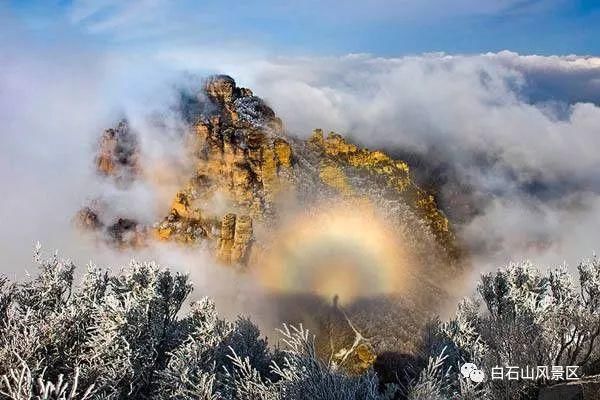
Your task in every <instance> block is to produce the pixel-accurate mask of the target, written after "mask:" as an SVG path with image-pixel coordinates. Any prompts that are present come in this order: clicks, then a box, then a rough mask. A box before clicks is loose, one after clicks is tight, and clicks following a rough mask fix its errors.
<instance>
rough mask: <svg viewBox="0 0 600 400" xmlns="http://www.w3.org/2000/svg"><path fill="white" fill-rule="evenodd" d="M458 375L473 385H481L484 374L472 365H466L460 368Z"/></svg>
mask: <svg viewBox="0 0 600 400" xmlns="http://www.w3.org/2000/svg"><path fill="white" fill-rule="evenodd" d="M460 373H461V374H462V376H464V377H465V378H466V379H470V380H471V382H473V383H481V382H483V381H484V380H485V373H484V372H483V371H482V370H480V369H479V368H477V365H475V364H473V363H466V364H463V366H462V367H460Z"/></svg>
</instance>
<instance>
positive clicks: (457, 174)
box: [0, 10, 600, 272]
mask: <svg viewBox="0 0 600 400" xmlns="http://www.w3.org/2000/svg"><path fill="white" fill-rule="evenodd" d="M84 11H85V10H84ZM89 12H91V13H93V10H92V11H89ZM89 15H91V14H86V12H83V11H82V12H81V15H80V16H79V17H78V18H80V19H86V18H89ZM74 18H75V17H74ZM5 22H6V21H5ZM4 29H5V30H6V32H8V29H7V28H6V25H5V28H4ZM12 33H13V34H12V35H8V36H6V37H7V38H8V39H11V40H7V41H4V42H3V43H2V44H0V57H2V58H1V59H0V61H1V62H0V125H1V126H2V133H1V135H0V167H1V170H0V185H1V186H0V187H2V188H3V196H2V203H1V206H0V220H1V223H2V229H1V230H0V254H2V255H3V257H2V258H3V259H2V264H3V265H2V266H1V267H0V269H1V270H3V271H11V272H17V271H16V270H17V269H19V270H20V269H21V268H22V265H24V264H26V263H27V261H28V260H29V259H30V254H31V250H32V243H33V242H34V241H35V240H40V241H42V243H43V244H44V245H45V247H47V248H48V247H49V248H59V249H61V252H62V253H64V254H67V255H73V256H74V257H75V258H76V259H78V260H79V261H83V262H85V261H87V259H88V258H94V259H96V260H99V257H98V253H93V252H91V253H88V251H90V248H89V247H82V244H81V242H80V240H78V237H77V235H76V234H75V233H73V232H71V231H69V229H70V219H71V217H72V215H73V213H74V212H75V211H76V210H77V209H78V208H79V207H80V206H81V205H82V204H83V203H84V201H86V198H87V197H88V195H89V194H90V193H93V192H94V190H99V187H98V186H97V183H96V182H95V181H94V180H93V179H92V178H91V173H90V172H91V162H92V159H93V155H92V150H93V145H94V142H95V140H96V139H97V137H98V135H99V133H100V132H101V130H102V128H103V127H106V126H110V125H111V124H112V123H113V122H114V119H115V118H116V116H117V115H118V114H119V113H118V112H116V110H118V111H119V112H122V111H124V112H125V113H127V114H128V116H129V117H130V118H131V119H132V122H133V123H134V128H138V129H141V130H142V131H144V130H145V125H144V112H145V110H146V109H148V110H154V109H156V108H157V107H158V108H160V107H161V103H162V104H163V105H164V104H167V103H169V99H170V94H169V93H170V92H169V91H168V87H169V84H170V83H171V82H172V80H173V79H174V76H176V74H177V73H178V72H180V71H182V70H185V71H192V72H198V71H201V73H205V72H206V71H214V72H224V73H228V74H231V75H232V76H234V77H235V78H236V79H237V80H238V82H239V83H240V84H241V85H244V86H248V87H250V88H252V89H253V90H254V92H255V93H256V94H257V95H259V96H261V97H264V98H265V99H266V100H267V101H268V102H270V104H271V105H272V106H273V108H274V109H275V110H276V112H278V114H280V116H281V117H282V118H283V120H284V122H285V124H286V127H287V129H288V130H289V131H290V132H291V133H294V134H298V135H308V134H309V133H310V132H311V130H312V129H313V128H315V127H322V128H324V129H328V130H336V131H339V132H340V133H343V134H347V135H350V136H352V137H354V138H355V139H356V140H358V141H361V142H362V143H364V144H365V145H367V146H369V147H385V148H386V149H388V150H389V151H392V152H398V153H400V152H407V151H408V152H415V153H419V154H422V155H424V157H425V159H427V160H428V161H429V162H430V163H431V164H433V165H432V166H431V168H433V169H435V170H436V171H437V172H436V174H437V175H440V179H441V178H444V179H442V181H443V182H445V181H448V180H449V181H450V183H452V182H454V181H455V180H457V179H458V180H459V181H461V182H462V183H464V185H465V186H468V187H469V188H470V192H471V193H470V196H472V197H473V198H475V199H477V201H475V204H476V206H477V211H478V213H477V214H476V215H475V216H471V217H472V218H470V219H469V220H468V223H466V224H465V225H464V226H462V227H461V235H462V237H463V238H464V239H465V240H466V241H467V243H468V244H469V245H470V246H471V248H472V249H473V251H474V252H475V254H476V260H475V261H476V263H477V264H476V265H477V266H478V267H480V268H486V267H488V266H489V265H492V264H496V265H497V263H503V262H505V261H507V259H508V258H515V259H516V258H521V257H523V256H527V257H531V258H533V259H535V260H537V261H540V262H547V263H561V262H562V261H563V260H567V261H568V262H570V263H574V262H576V261H577V259H578V258H580V257H583V256H587V255H590V254H591V253H592V251H594V250H595V249H597V246H598V235H597V233H596V232H597V227H598V223H599V222H600V196H599V194H600V178H599V175H598V173H597V171H598V170H599V167H600V156H598V152H597V149H598V148H600V131H599V129H600V108H599V107H598V104H600V59H598V58H590V57H587V58H586V57H578V56H568V57H538V56H520V55H517V54H514V53H509V52H502V53H498V54H485V55H474V56H448V55H444V54H429V55H422V56H411V57H402V58H377V57H372V56H368V55H349V56H345V57H332V58H278V57H271V56H264V55H258V54H257V53H251V54H248V53H245V54H244V53H240V52H228V51H226V50H225V49H224V50H221V51H220V52H219V51H217V50H215V49H213V48H211V49H206V48H202V49H198V48H183V47H180V48H177V49H175V50H173V49H170V50H165V49H163V50H162V51H160V52H159V53H145V54H141V55H140V54H135V53H131V52H130V53H127V54H123V53H118V52H105V51H98V50H94V49H93V48H90V49H87V48H84V47H77V46H74V45H72V44H69V43H65V44H63V45H57V46H56V48H47V47H39V46H34V45H32V43H29V42H27V41H26V40H24V39H21V38H20V35H19V32H12ZM15 38H19V40H17V39H15ZM12 39H14V40H12ZM141 133H142V134H143V135H146V136H145V137H144V138H142V140H143V142H145V143H152V144H155V145H153V146H150V147H149V148H151V149H152V154H153V156H160V155H161V154H163V153H161V152H160V151H159V150H157V147H160V146H161V145H167V152H166V155H167V156H169V157H173V155H175V154H177V146H176V143H175V146H174V147H175V148H174V149H173V148H169V147H168V146H169V145H168V143H173V140H174V139H173V136H168V135H167V136H160V135H163V134H164V132H162V133H157V132H147V131H144V132H141ZM157 135H159V136H158V137H157ZM417 169H418V167H417ZM446 175H448V176H449V178H448V176H446ZM137 190H139V192H142V193H145V192H144V190H145V189H144V188H137ZM453 191H456V189H455V186H453V185H452V184H447V185H444V186H443V194H444V195H447V196H448V198H452V195H453ZM131 195H132V196H133V198H136V194H135V193H132V194H131ZM138 197H139V196H138ZM130 206H131V207H132V208H137V209H139V208H140V207H141V205H139V204H136V203H134V202H132V203H131V204H130ZM148 206H149V207H156V199H152V200H151V201H150V202H149V204H148ZM57 232H58V233H60V234H57ZM182 259H183V258H182ZM161 261H162V260H161Z"/></svg>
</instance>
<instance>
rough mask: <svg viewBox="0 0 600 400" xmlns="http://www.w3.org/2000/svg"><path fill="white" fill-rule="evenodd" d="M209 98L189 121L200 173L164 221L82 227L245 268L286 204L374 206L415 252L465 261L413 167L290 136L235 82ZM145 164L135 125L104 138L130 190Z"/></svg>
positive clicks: (219, 83) (337, 141)
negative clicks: (201, 246) (197, 251)
mask: <svg viewBox="0 0 600 400" xmlns="http://www.w3.org/2000/svg"><path fill="white" fill-rule="evenodd" d="M202 95H203V100H200V101H201V102H203V103H202V107H196V108H193V107H192V108H191V111H189V112H188V116H187V117H188V120H189V123H190V125H191V132H192V133H191V134H190V137H189V138H187V142H188V145H189V148H191V149H192V151H191V155H192V156H191V158H192V162H193V163H194V172H193V174H192V176H191V177H189V180H188V183H187V184H186V185H184V186H183V187H182V188H181V189H180V190H179V191H178V192H177V193H175V194H174V196H173V201H172V204H171V207H170V209H169V210H168V211H167V212H166V213H165V214H166V215H165V216H164V218H162V219H161V220H159V221H157V222H156V223H155V224H154V225H153V226H142V225H141V224H138V223H137V222H136V221H135V220H133V219H130V218H128V217H127V216H121V217H120V218H119V219H118V220H115V221H102V216H101V215H100V214H101V213H100V212H99V211H98V210H96V209H95V208H94V207H93V206H90V207H86V208H84V209H82V210H81V211H80V213H79V214H78V218H77V220H78V222H79V224H80V226H83V227H86V228H88V229H91V230H102V229H103V230H104V231H105V233H107V237H108V238H109V240H110V241H112V242H114V243H116V244H118V245H120V246H121V245H140V244H143V243H145V242H146V241H147V240H149V239H150V238H151V237H154V238H156V239H158V240H163V241H175V242H180V243H183V244H187V245H193V244H198V243H208V245H209V247H210V248H211V249H212V251H213V252H214V255H215V258H216V259H217V260H219V261H220V262H222V263H224V264H237V265H246V264H247V263H248V262H249V260H250V259H251V255H252V254H253V253H256V252H257V251H261V249H262V248H263V247H264V243H261V238H259V237H258V236H257V235H256V232H255V230H256V228H257V227H260V230H261V231H269V230H271V231H272V230H276V229H277V226H278V224H279V222H280V220H281V218H280V217H281V215H282V214H285V213H287V212H288V210H287V208H289V207H288V206H286V204H289V203H292V204H294V207H296V208H298V206H299V207H300V208H304V209H313V208H314V207H317V205H318V207H323V206H322V204H325V207H334V206H335V205H336V204H345V205H349V206H350V207H357V212H360V211H359V207H361V206H362V205H365V204H368V205H370V206H372V207H376V208H379V209H381V210H382V211H383V213H384V214H386V217H389V218H391V220H392V222H393V221H397V222H398V224H401V225H405V226H409V231H410V232H411V234H410V235H409V236H410V237H404V238H403V240H406V241H409V242H410V241H412V242H414V243H413V245H414V247H415V248H419V247H423V243H424V242H427V241H429V242H430V243H427V245H426V246H425V247H427V248H426V249H421V250H422V251H424V252H425V253H427V252H432V246H433V247H435V252H436V253H440V254H442V257H443V258H444V259H446V260H448V261H449V263H450V264H454V263H455V262H456V261H457V260H458V259H459V258H460V254H459V251H458V246H457V245H456V241H455V238H454V235H453V233H452V229H451V227H450V225H449V222H448V220H447V219H446V217H445V216H444V214H443V213H442V212H441V211H440V210H439V209H438V208H437V206H436V202H435V199H434V197H433V196H432V195H431V194H429V193H427V192H425V191H423V190H421V189H420V188H419V187H418V186H417V185H415V184H414V182H413V181H412V180H411V174H410V168H409V166H408V165H407V164H406V163H405V162H404V161H402V160H395V159H392V158H391V157H389V156H388V155H387V154H385V153H384V152H382V151H378V150H375V151H372V150H368V149H365V148H361V147H359V146H357V145H355V144H353V143H350V142H349V141H347V140H345V139H344V138H343V137H342V136H341V135H338V134H335V133H329V134H328V135H324V133H323V131H322V130H320V129H316V130H315V131H314V132H313V134H312V136H311V137H310V138H309V139H308V140H301V139H298V138H295V137H292V136H289V135H287V134H286V133H285V132H284V130H283V124H282V122H281V120H280V119H279V118H277V116H276V115H275V113H274V112H273V110H272V109H271V108H270V107H269V106H268V105H266V104H265V102H264V101H263V100H261V99H260V98H258V97H256V96H254V95H253V93H252V92H251V91H250V90H249V89H245V88H239V87H237V86H236V83H235V81H234V80H233V79H232V78H230V77H228V76H215V77H212V78H210V79H208V80H207V81H206V83H205V85H204V87H203V90H202ZM138 158H139V149H138V142H137V140H136V136H135V134H134V133H132V132H130V129H129V128H128V126H127V123H126V122H121V123H119V124H118V125H117V127H115V128H113V129H108V130H106V131H105V132H104V134H103V136H102V138H101V140H100V143H99V151H98V155H97V158H96V166H97V170H98V173H99V174H101V175H104V176H107V177H109V178H111V179H113V180H114V181H115V183H116V184H124V182H125V183H126V182H128V181H130V180H132V179H135V177H136V176H137V175H138V174H139V171H140V166H139V164H140V163H139V160H138ZM216 202H218V203H219V204H220V206H219V207H214V204H215V203H216ZM215 208H216V209H219V210H215ZM223 208H225V210H223ZM263 236H265V235H263ZM267 237H268V235H267ZM430 238H434V240H433V241H431V240H430ZM270 239H272V237H271V238H270ZM432 243H433V244H432ZM416 251H417V252H418V250H416Z"/></svg>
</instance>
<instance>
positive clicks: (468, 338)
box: [439, 257, 600, 399]
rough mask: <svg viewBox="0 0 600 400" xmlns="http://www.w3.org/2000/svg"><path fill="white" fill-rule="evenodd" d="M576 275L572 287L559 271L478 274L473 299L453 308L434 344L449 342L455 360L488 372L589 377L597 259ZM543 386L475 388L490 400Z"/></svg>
mask: <svg viewBox="0 0 600 400" xmlns="http://www.w3.org/2000/svg"><path fill="white" fill-rule="evenodd" d="M578 271H579V279H578V281H577V282H575V281H574V280H573V277H572V276H571V274H569V273H568V272H567V271H566V270H565V268H564V267H561V268H558V269H554V270H550V271H548V272H546V273H542V272H540V270H539V269H537V268H535V267H534V266H533V265H532V264H531V263H529V262H524V263H520V264H510V265H509V266H507V267H506V268H503V269H500V270H498V271H497V272H495V273H488V274H484V275H483V276H482V279H481V282H480V284H479V286H478V293H479V295H480V297H479V298H476V299H468V300H465V301H463V302H462V303H461V304H460V306H459V309H458V312H457V314H456V316H455V317H454V318H453V319H452V320H451V321H450V322H448V323H447V324H445V325H444V327H443V329H442V332H440V335H439V337H440V340H445V341H448V340H449V341H450V342H452V343H453V344H454V345H455V354H456V355H457V356H458V358H459V359H462V362H466V361H470V362H474V363H475V364H477V365H479V366H481V367H483V368H484V369H485V370H486V371H488V373H489V371H490V370H491V368H492V367H494V366H501V367H507V366H519V367H522V368H525V367H526V366H530V367H536V366H538V365H540V366H552V365H562V366H575V365H576V366H579V367H580V369H579V374H580V375H581V374H597V373H599V372H600V338H599V336H600V261H599V260H598V259H597V258H596V257H594V258H592V259H589V260H584V261H583V262H582V263H581V264H580V265H579V266H578ZM457 376H458V374H457ZM457 381H458V378H457V379H455V382H457ZM549 383H551V382H546V381H542V380H538V381H536V380H507V379H504V380H496V381H493V382H492V381H490V380H489V379H488V381H487V383H485V384H481V385H479V389H480V391H481V392H482V394H481V396H484V395H485V396H487V397H490V398H493V399H519V398H524V399H529V398H537V392H538V389H539V386H540V385H546V384H549ZM455 386H456V385H455Z"/></svg>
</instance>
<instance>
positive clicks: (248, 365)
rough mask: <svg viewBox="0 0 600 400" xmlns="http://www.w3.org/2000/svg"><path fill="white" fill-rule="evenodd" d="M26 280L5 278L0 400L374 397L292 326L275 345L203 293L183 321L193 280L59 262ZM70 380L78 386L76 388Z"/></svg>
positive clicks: (0, 285) (363, 381)
mask: <svg viewBox="0 0 600 400" xmlns="http://www.w3.org/2000/svg"><path fill="white" fill-rule="evenodd" d="M39 251H40V250H39V248H38V249H37V250H36V253H35V259H36V261H37V263H38V264H39V267H40V268H39V273H38V274H37V275H36V276H35V277H32V278H29V279H28V280H26V281H25V282H21V283H13V284H10V283H9V282H8V281H7V280H6V279H1V280H0V398H1V399H4V398H7V399H14V400H25V399H57V400H60V399H64V400H66V399H73V400H75V399H79V400H83V399H92V398H93V399H211V400H212V399H220V400H221V399H223V400H234V399H252V400H255V399H256V400H259V399H265V400H270V399H323V400H328V399H340V400H341V399H344V400H346V399H357V400H358V399H373V400H376V399H377V400H378V399H382V398H385V397H383V396H381V395H380V393H379V392H378V382H377V378H376V376H375V375H374V374H373V373H368V374H365V375H363V376H348V375H347V374H345V373H344V372H342V371H340V370H338V369H337V368H336V366H335V364H333V363H331V364H327V363H323V362H322V361H320V360H319V359H318V358H317V356H316V354H315V349H314V341H313V339H312V336H311V335H310V334H309V333H308V332H307V331H306V330H304V329H302V328H299V329H296V328H293V327H285V328H284V330H282V336H283V341H284V343H285V344H284V347H283V348H282V349H272V348H271V347H269V346H268V344H267V341H266V339H264V338H262V337H261V334H260V331H259V330H258V328H257V327H256V326H255V325H254V324H253V323H252V322H250V321H249V320H248V319H245V318H239V319H237V320H236V321H234V322H229V321H226V320H224V319H221V318H219V316H218V314H217V312H216V310H215V305H214V303H213V302H212V301H211V300H210V299H208V298H204V299H201V300H200V301H198V302H196V303H194V304H192V306H191V309H190V311H189V312H188V313H187V314H185V315H182V313H180V309H181V306H182V305H183V304H184V302H185V300H186V298H187V296H188V294H189V293H190V291H191V290H192V287H191V285H190V283H189V281H188V278H187V276H186V275H183V274H179V273H172V272H171V271H169V270H168V269H161V268H160V267H158V266H157V265H155V264H154V263H137V262H131V263H130V264H129V265H128V266H127V267H126V268H124V269H123V270H122V271H120V272H119V273H117V274H111V273H109V272H108V271H104V270H102V269H99V268H97V267H95V266H91V265H90V266H89V267H88V268H87V269H86V271H85V272H84V273H83V275H82V277H81V279H80V283H79V284H75V278H74V277H75V266H74V265H73V263H71V262H69V261H64V260H61V259H60V258H59V257H58V256H56V255H55V256H54V257H52V258H51V259H49V260H43V259H42V258H41V257H40V255H39ZM71 382H72V383H71Z"/></svg>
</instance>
